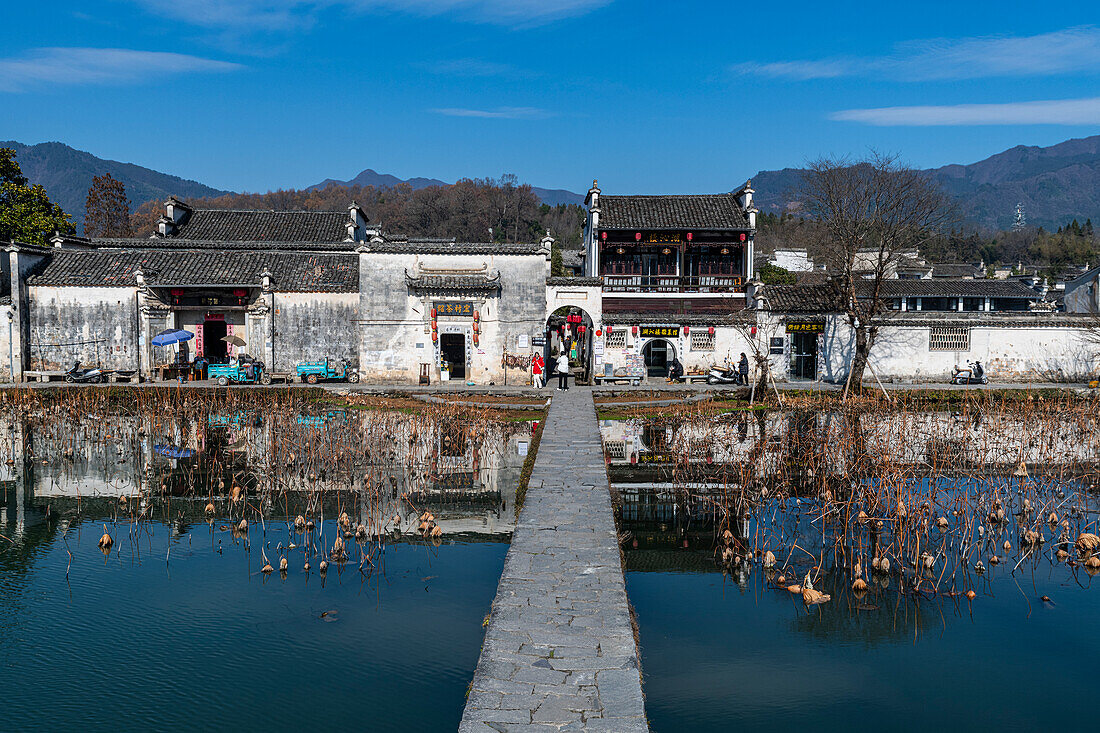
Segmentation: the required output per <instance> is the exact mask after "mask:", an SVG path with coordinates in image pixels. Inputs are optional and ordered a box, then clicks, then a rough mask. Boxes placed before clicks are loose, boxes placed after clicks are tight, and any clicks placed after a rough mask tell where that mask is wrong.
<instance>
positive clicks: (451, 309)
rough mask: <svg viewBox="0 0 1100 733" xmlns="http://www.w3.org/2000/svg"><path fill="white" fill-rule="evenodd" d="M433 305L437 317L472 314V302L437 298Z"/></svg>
mask: <svg viewBox="0 0 1100 733" xmlns="http://www.w3.org/2000/svg"><path fill="white" fill-rule="evenodd" d="M434 307H435V312H436V314H437V315H438V316H439V317H446V316H473V315H474V304H473V303H463V302H461V301H457V300H437V301H436V302H435V304H434Z"/></svg>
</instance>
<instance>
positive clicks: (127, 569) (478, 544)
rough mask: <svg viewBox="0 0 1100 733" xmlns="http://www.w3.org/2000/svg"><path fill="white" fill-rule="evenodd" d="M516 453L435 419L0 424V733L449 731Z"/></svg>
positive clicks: (4, 420)
mask: <svg viewBox="0 0 1100 733" xmlns="http://www.w3.org/2000/svg"><path fill="white" fill-rule="evenodd" d="M530 435H531V429H530V424H529V423H527V422H525V421H522V420H519V421H515V420H512V421H508V420H504V421H501V420H497V419H495V418H492V417H491V416H486V415H482V414H480V413H478V412H473V413H471V412H470V411H468V410H466V411H465V412H461V411H459V410H457V409H452V408H446V407H433V408H432V409H431V410H429V411H427V412H425V413H418V414H413V415H409V414H405V413H395V412H391V411H385V410H369V411H362V412H358V411H352V410H334V409H329V408H325V409H317V408H316V407H310V406H308V405H303V404H287V403H278V404H260V405H256V404H248V403H246V402H241V403H236V402H234V403H230V404H225V403H210V402H203V403H201V404H194V403H192V404H184V403H171V404H157V405H155V406H154V405H136V406H135V405H130V406H126V407H119V406H117V405H108V404H96V405H92V406H82V407H80V408H79V409H78V408H75V407H71V406H65V405H63V404H60V403H56V404H54V403H48V402H43V403H41V404H33V405H22V404H21V405H15V406H13V405H8V406H7V409H6V411H4V412H2V413H0V474H2V481H3V482H2V483H0V684H2V685H3V689H4V690H5V714H4V719H5V723H6V725H7V726H8V727H10V728H11V729H13V730H15V729H23V728H30V727H32V726H40V725H42V724H44V723H46V722H47V721H49V722H51V723H53V724H59V725H60V724H64V725H66V726H75V727H77V728H107V727H110V728H112V729H122V730H148V729H150V728H165V727H229V726H231V725H234V726H244V727H249V728H261V727H262V728H264V729H270V730H291V729H294V730H301V729H302V728H303V727H304V726H308V727H311V728H312V727H334V726H347V725H352V726H356V727H361V728H366V729H370V730H409V729H421V730H453V729H455V728H456V727H457V725H458V721H459V720H460V718H461V715H462V709H463V706H464V704H465V691H466V686H467V684H468V683H469V681H470V679H471V678H472V676H473V671H474V668H475V667H476V665H477V660H478V655H479V652H480V647H481V643H482V639H483V635H484V630H483V627H482V622H483V620H484V618H485V616H486V614H487V613H488V611H489V608H490V605H491V603H492V599H493V597H494V595H495V592H496V586H497V581H498V580H499V577H500V573H501V569H502V567H503V563H504V557H505V555H506V553H507V550H508V541H509V539H510V536H511V531H512V528H513V527H514V514H515V512H514V507H513V506H512V504H513V500H514V498H515V490H516V487H517V485H518V482H519V475H520V472H521V469H522V465H523V461H524V454H525V453H526V446H527V445H528V444H529V441H530ZM242 520H244V521H245V522H246V525H242V524H241V522H242ZM104 534H107V535H109V536H110V538H111V542H110V546H109V547H108V548H101V547H100V543H101V539H102V537H103V535H104ZM284 560H285V561H286V570H285V571H281V570H280V567H281V563H282V561H284ZM307 564H308V569H307Z"/></svg>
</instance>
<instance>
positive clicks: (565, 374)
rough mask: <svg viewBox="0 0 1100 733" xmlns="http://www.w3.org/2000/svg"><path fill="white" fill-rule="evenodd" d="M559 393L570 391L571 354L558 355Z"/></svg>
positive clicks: (562, 353)
mask: <svg viewBox="0 0 1100 733" xmlns="http://www.w3.org/2000/svg"><path fill="white" fill-rule="evenodd" d="M556 368H557V370H558V391H559V392H560V391H561V390H565V389H569V354H567V353H565V352H564V351H563V352H561V353H560V354H559V355H558V363H557V367H556Z"/></svg>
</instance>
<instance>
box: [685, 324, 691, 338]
mask: <svg viewBox="0 0 1100 733" xmlns="http://www.w3.org/2000/svg"><path fill="white" fill-rule="evenodd" d="M689 333H691V326H684V335H685V336H687V335H688V334H689Z"/></svg>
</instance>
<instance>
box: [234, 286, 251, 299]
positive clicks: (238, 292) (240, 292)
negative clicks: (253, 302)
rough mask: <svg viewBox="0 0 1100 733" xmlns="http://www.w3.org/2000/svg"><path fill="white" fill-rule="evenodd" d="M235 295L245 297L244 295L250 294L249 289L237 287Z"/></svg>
mask: <svg viewBox="0 0 1100 733" xmlns="http://www.w3.org/2000/svg"><path fill="white" fill-rule="evenodd" d="M233 295H234V296H236V297H238V298H243V297H244V296H246V295H248V291H247V290H245V289H244V288H237V289H236V290H234V291H233Z"/></svg>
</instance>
